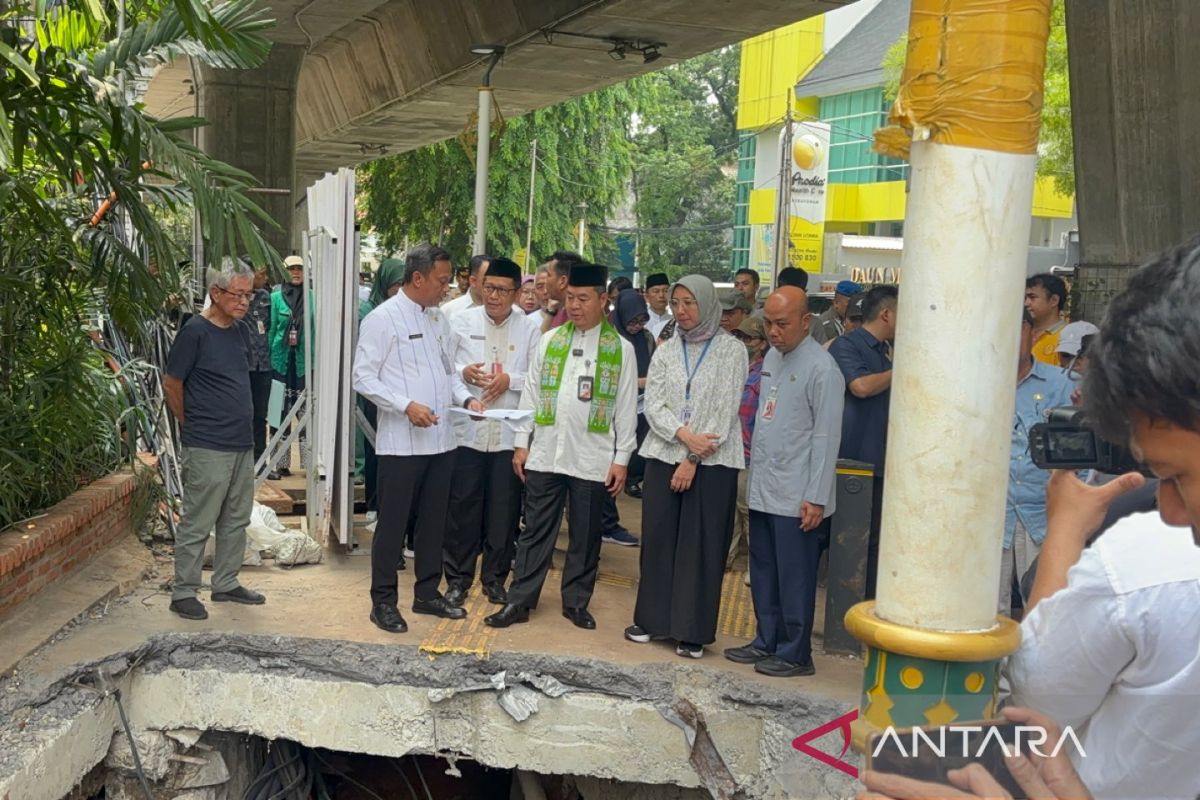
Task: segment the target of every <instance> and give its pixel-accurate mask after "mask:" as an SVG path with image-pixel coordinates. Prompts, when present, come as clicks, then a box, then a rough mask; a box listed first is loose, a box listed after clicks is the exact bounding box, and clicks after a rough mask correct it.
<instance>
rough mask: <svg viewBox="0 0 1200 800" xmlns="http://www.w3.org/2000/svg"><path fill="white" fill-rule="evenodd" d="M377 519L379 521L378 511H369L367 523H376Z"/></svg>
mask: <svg viewBox="0 0 1200 800" xmlns="http://www.w3.org/2000/svg"><path fill="white" fill-rule="evenodd" d="M377 519H379V512H378V511H368V512H367V522H374V521H375V520H377Z"/></svg>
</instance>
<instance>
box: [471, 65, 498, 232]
mask: <svg viewBox="0 0 1200 800" xmlns="http://www.w3.org/2000/svg"><path fill="white" fill-rule="evenodd" d="M471 52H472V53H474V54H476V55H479V56H490V58H489V59H488V65H487V69H486V70H484V73H483V83H482V84H481V85H480V86H479V120H478V124H477V127H476V129H475V134H476V136H475V242H474V252H475V253H484V252H486V249H487V184H488V159H489V157H490V156H491V144H492V142H491V136H492V133H491V124H492V70H493V69H495V68H496V64H498V63H499V62H500V57H501V56H503V55H504V45H502V44H476V45H472V46H471Z"/></svg>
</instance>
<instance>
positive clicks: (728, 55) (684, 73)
mask: <svg viewBox="0 0 1200 800" xmlns="http://www.w3.org/2000/svg"><path fill="white" fill-rule="evenodd" d="M739 62H740V51H739V48H738V47H737V46H733V47H726V48H723V49H721V50H717V51H714V52H712V53H707V54H705V55H702V56H698V57H697V58H693V59H690V60H688V61H685V62H683V63H682V64H678V65H675V66H672V67H669V68H667V69H664V70H662V71H660V72H656V73H654V74H653V75H650V76H649V77H648V78H647V83H648V86H647V89H646V92H645V97H646V101H645V103H644V104H643V106H642V107H641V108H639V123H640V124H639V130H638V133H637V134H636V136H635V140H634V141H635V144H636V149H635V153H634V182H633V189H634V196H635V205H634V210H635V212H636V216H637V220H638V224H639V226H640V227H641V228H642V230H643V232H642V233H641V234H640V236H639V243H638V255H639V259H638V261H639V266H640V268H641V270H642V272H643V273H648V272H666V273H668V274H669V275H670V276H671V277H672V278H675V277H679V276H681V275H686V274H688V273H699V274H702V275H707V276H708V277H710V278H713V279H714V280H726V279H727V278H728V275H729V246H730V228H731V226H730V217H731V210H732V209H733V195H734V184H735V180H734V177H733V173H734V171H735V167H734V165H735V164H736V155H737V154H736V149H737V141H738V139H737V91H738V67H739Z"/></svg>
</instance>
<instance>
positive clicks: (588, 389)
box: [575, 375, 595, 403]
mask: <svg viewBox="0 0 1200 800" xmlns="http://www.w3.org/2000/svg"><path fill="white" fill-rule="evenodd" d="M594 380H595V378H593V377H592V376H591V375H580V376H579V389H578V391H577V392H576V394H575V396H576V397H577V398H579V399H580V400H582V401H583V402H585V403H590V402H592V383H593V381H594Z"/></svg>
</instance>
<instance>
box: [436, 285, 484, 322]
mask: <svg viewBox="0 0 1200 800" xmlns="http://www.w3.org/2000/svg"><path fill="white" fill-rule="evenodd" d="M482 305H483V304H482V303H476V302H475V298H474V297H472V296H471V293H470V292H469V291H468V292H467V293H465V294H460V295H459V296H458V297H456V298H454V299H453V300H447V301H446V302H445V303H442V307H441V310H442V316H443V317H445V318H446V319H447V320H452V319H454V318H455V317H456V316H458V315H459V314H461V313H462V312H464V311H470V310H471V309H472V308H479V307H480V306H482Z"/></svg>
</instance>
